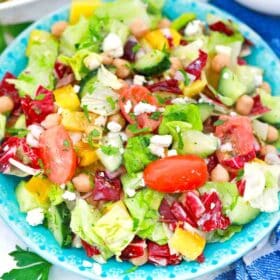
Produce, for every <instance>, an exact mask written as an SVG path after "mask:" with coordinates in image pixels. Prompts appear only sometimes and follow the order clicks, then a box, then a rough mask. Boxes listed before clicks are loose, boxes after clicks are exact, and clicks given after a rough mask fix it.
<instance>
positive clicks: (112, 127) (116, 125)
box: [107, 121, 122, 132]
mask: <svg viewBox="0 0 280 280" xmlns="http://www.w3.org/2000/svg"><path fill="white" fill-rule="evenodd" d="M107 128H108V129H109V130H110V131H111V132H120V131H121V130H122V126H121V125H120V124H119V123H117V122H114V121H112V122H108V124H107Z"/></svg>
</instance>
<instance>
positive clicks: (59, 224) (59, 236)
mask: <svg viewBox="0 0 280 280" xmlns="http://www.w3.org/2000/svg"><path fill="white" fill-rule="evenodd" d="M70 220H71V213H70V211H69V209H68V208H67V206H66V204H65V203H61V204H59V205H57V206H54V205H52V206H51V207H50V208H49V209H48V212H47V224H48V228H49V230H50V231H51V232H52V233H53V236H54V238H55V239H56V241H57V242H58V244H59V245H60V246H61V247H70V246H71V243H72V233H71V229H70Z"/></svg>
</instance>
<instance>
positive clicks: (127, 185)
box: [121, 172, 144, 197]
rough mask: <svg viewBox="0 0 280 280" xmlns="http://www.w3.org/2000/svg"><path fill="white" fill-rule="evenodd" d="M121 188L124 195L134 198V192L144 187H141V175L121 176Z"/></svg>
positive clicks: (140, 173)
mask: <svg viewBox="0 0 280 280" xmlns="http://www.w3.org/2000/svg"><path fill="white" fill-rule="evenodd" d="M121 181H122V186H123V190H124V192H125V194H126V195H127V196H129V197H131V196H134V194H135V193H136V192H135V191H136V190H137V189H139V188H142V187H144V186H143V185H142V181H143V173H142V172H138V173H131V174H128V173H126V174H124V175H122V176H121Z"/></svg>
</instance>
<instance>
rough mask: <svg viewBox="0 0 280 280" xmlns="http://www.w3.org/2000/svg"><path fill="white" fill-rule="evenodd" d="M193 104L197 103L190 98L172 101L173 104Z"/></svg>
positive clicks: (179, 98)
mask: <svg viewBox="0 0 280 280" xmlns="http://www.w3.org/2000/svg"><path fill="white" fill-rule="evenodd" d="M192 102H195V101H194V100H193V99H191V98H189V97H178V98H174V99H172V101H171V103H172V104H187V103H192Z"/></svg>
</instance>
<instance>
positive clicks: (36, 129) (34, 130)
mask: <svg viewBox="0 0 280 280" xmlns="http://www.w3.org/2000/svg"><path fill="white" fill-rule="evenodd" d="M27 129H28V130H29V131H30V133H31V134H32V135H33V136H34V138H35V139H39V137H40V135H41V134H42V133H43V132H44V128H43V127H42V126H40V125H38V124H31V125H29V126H28V127H27Z"/></svg>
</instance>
